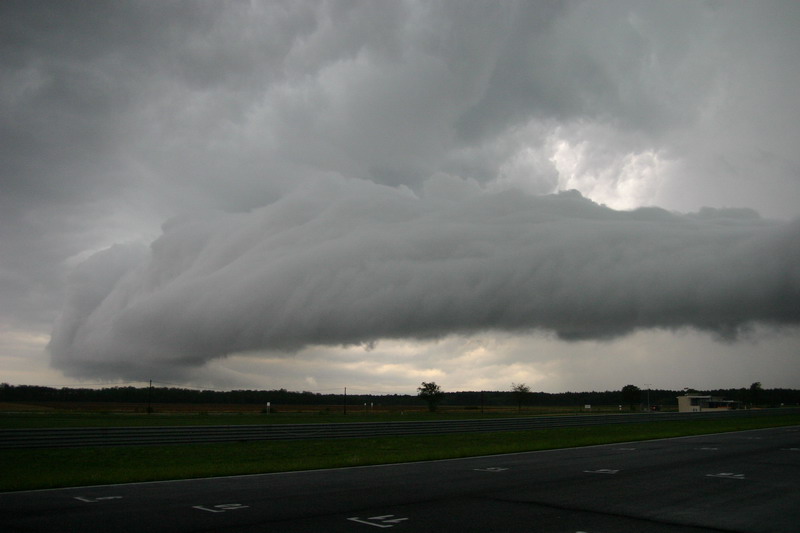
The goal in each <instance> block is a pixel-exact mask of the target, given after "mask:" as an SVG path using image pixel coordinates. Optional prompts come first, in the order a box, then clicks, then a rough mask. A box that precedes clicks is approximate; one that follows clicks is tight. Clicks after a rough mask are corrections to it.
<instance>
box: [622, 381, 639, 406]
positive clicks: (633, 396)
mask: <svg viewBox="0 0 800 533" xmlns="http://www.w3.org/2000/svg"><path fill="white" fill-rule="evenodd" d="M641 401H642V390H641V389H640V388H639V387H637V386H636V385H625V386H624V387H622V403H626V404H628V405H629V406H630V408H631V411H633V410H634V409H635V408H636V404H638V403H641Z"/></svg>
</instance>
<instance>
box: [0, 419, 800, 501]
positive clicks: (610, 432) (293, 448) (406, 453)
mask: <svg viewBox="0 0 800 533" xmlns="http://www.w3.org/2000/svg"><path fill="white" fill-rule="evenodd" d="M796 424H800V415H797V414H791V415H777V416H769V417H763V418H762V417H759V418H742V419H738V418H734V419H720V420H696V421H664V422H649V423H643V424H612V425H606V426H586V427H573V428H554V429H537V430H528V431H508V432H497V433H465V434H453V435H435V436H430V435H426V436H403V437H396V436H395V437H379V438H366V439H329V440H303V441H258V442H240V443H216V444H193V445H172V446H122V447H87V448H55V449H53V448H48V449H26V450H2V451H0V491H15V490H29V489H45V488H56V487H75V486H88V485H101V484H113V483H131V482H137V481H157V480H167V479H189V478H200V477H213V476H228V475H237V474H258V473H268V472H287V471H296V470H310V469H320V468H336V467H347V466H363V465H376V464H389V463H402V462H409V461H427V460H436V459H449V458H458V457H471V456H478V455H491V454H502V453H514V452H525V451H535V450H547V449H555V448H569V447H577V446H589V445H595V444H609V443H614V442H632V441H637V440H649V439H656V438H667V437H678V436H685V435H701V434H708V433H719V432H727V431H739V430H745V429H757V428H763V427H777V426H787V425H796Z"/></svg>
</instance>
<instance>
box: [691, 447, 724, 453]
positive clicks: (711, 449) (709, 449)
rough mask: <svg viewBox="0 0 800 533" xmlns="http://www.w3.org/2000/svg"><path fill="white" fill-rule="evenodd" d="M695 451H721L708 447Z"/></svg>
mask: <svg viewBox="0 0 800 533" xmlns="http://www.w3.org/2000/svg"><path fill="white" fill-rule="evenodd" d="M695 450H706V451H712V452H715V451H717V450H719V448H711V447H706V448H695Z"/></svg>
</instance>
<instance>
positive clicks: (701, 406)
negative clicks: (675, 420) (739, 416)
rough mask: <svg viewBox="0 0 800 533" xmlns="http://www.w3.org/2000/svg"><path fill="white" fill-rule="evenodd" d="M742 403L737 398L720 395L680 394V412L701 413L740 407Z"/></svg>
mask: <svg viewBox="0 0 800 533" xmlns="http://www.w3.org/2000/svg"><path fill="white" fill-rule="evenodd" d="M739 408H740V403H739V402H737V401H735V400H725V399H723V398H720V397H718V396H710V395H700V394H686V395H684V396H678V412H680V413H700V412H705V411H728V410H730V409H739Z"/></svg>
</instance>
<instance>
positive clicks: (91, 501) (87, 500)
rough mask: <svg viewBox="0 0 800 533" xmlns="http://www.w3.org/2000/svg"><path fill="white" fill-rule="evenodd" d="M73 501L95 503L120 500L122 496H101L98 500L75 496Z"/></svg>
mask: <svg viewBox="0 0 800 533" xmlns="http://www.w3.org/2000/svg"><path fill="white" fill-rule="evenodd" d="M75 499H76V500H80V501H82V502H86V503H97V502H100V501H103V500H121V499H122V496H101V497H99V498H84V497H83V496H75Z"/></svg>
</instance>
